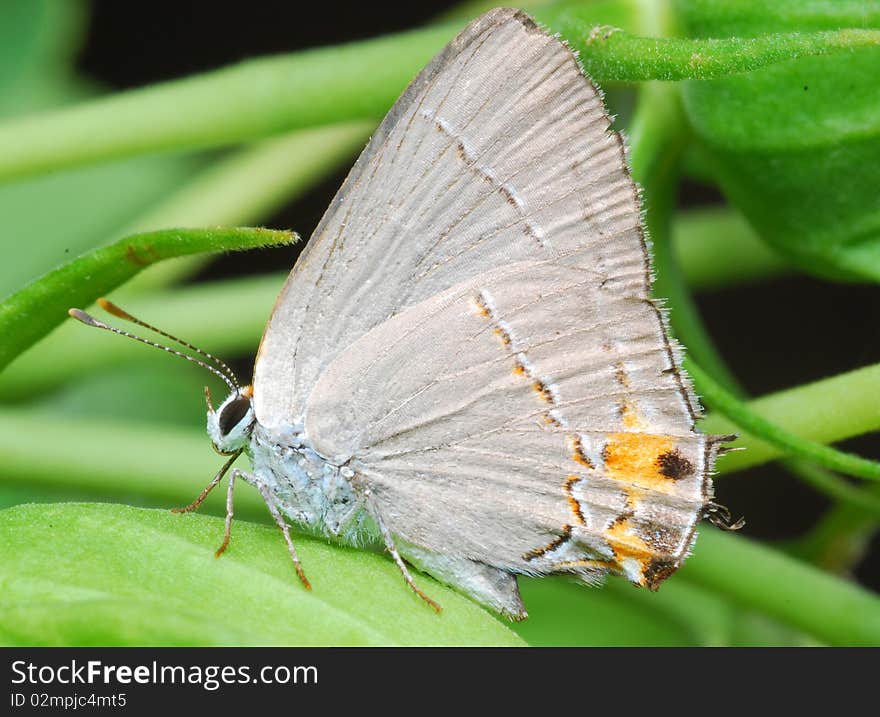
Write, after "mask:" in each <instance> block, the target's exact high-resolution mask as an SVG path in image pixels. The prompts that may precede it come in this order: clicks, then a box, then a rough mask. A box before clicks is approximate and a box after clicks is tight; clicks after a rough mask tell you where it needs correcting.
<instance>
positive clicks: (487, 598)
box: [400, 544, 529, 621]
mask: <svg viewBox="0 0 880 717" xmlns="http://www.w3.org/2000/svg"><path fill="white" fill-rule="evenodd" d="M400 549H401V550H402V551H403V554H404V555H405V556H406V559H407V562H409V563H411V564H412V565H415V566H416V567H417V568H418V569H419V570H421V571H423V572H426V573H428V574H429V575H431V576H433V577H434V578H436V579H437V580H439V581H440V582H441V583H446V584H447V585H450V586H452V587H454V588H455V589H456V590H458V591H459V592H462V593H464V594H465V595H469V596H470V597H471V598H473V599H474V600H476V601H477V602H478V603H480V604H481V605H484V606H485V607H488V608H489V609H490V610H493V611H495V612H497V613H500V614H501V615H503V616H504V617H506V618H507V619H509V620H515V621H520V620H525V619H526V618H527V617H528V616H529V615H528V613H527V612H526V608H525V606H524V605H523V602H522V598H521V597H520V594H519V586H518V585H517V582H516V576H515V575H514V574H513V573H509V572H507V571H506V570H499V569H498V568H493V567H492V566H491V565H486V564H485V563H480V562H477V561H475V560H468V559H467V558H457V557H453V556H450V555H441V554H439V553H433V552H431V551H428V550H424V549H422V548H419V547H418V546H416V545H409V544H401V546H400Z"/></svg>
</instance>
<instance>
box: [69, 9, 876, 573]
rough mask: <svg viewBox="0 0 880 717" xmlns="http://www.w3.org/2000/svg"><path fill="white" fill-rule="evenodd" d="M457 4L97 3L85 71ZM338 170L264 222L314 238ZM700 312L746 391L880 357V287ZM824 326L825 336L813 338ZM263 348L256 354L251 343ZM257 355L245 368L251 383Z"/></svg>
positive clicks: (797, 530)
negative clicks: (879, 330)
mask: <svg viewBox="0 0 880 717" xmlns="http://www.w3.org/2000/svg"><path fill="white" fill-rule="evenodd" d="M454 4H455V3H452V2H438V1H437V0H432V1H429V2H418V3H364V2H363V1H361V2H340V1H339V0H334V2H332V3H317V4H312V3H309V4H308V5H306V4H304V3H294V2H259V3H247V4H245V3H235V4H234V5H233V4H228V5H226V4H224V3H217V2H149V3H132V2H125V3H122V2H118V0H116V1H114V0H93V2H92V16H91V21H90V26H89V33H88V40H87V42H86V45H85V47H84V49H83V51H82V52H81V54H80V57H79V60H78V65H79V68H80V70H81V71H83V72H84V73H85V74H87V75H89V76H91V77H93V78H95V79H97V80H99V81H100V82H102V83H103V84H105V85H106V86H108V87H110V88H113V89H128V88H133V87H139V86H142V85H146V84H150V83H153V82H157V81H162V80H169V79H174V78H177V77H182V76H185V75H188V74H192V73H197V72H201V71H205V70H210V69H213V68H216V67H219V66H222V65H225V64H229V63H232V62H236V61H239V60H242V59H245V58H248V57H253V56H256V55H265V54H271V53H278V52H290V51H293V50H299V49H303V48H307V47H315V46H319V45H326V44H334V43H340V42H345V41H350V40H357V39H364V38H368V37H373V36H377V35H381V34H385V33H389V32H395V31H400V30H405V29H407V28H412V27H415V26H417V25H419V24H422V23H425V22H427V21H429V20H431V19H432V18H433V17H436V15H437V14H439V13H441V12H443V11H444V10H446V9H448V8H450V7H452V6H453V5H454ZM346 171H347V170H342V171H340V172H339V173H338V174H337V175H336V176H334V177H332V178H331V179H329V180H328V181H326V182H323V183H322V184H321V185H320V186H318V187H316V188H314V189H313V190H312V191H311V192H310V193H309V194H308V195H307V196H306V197H305V198H303V199H301V200H299V201H296V202H293V203H291V204H290V205H289V206H287V207H285V208H284V209H283V210H282V211H281V212H279V213H277V214H276V215H275V216H273V217H268V218H267V219H266V221H265V225H266V226H269V227H277V228H291V229H295V230H296V231H298V232H299V233H300V234H301V235H303V236H308V235H309V234H310V233H311V231H312V230H313V229H314V227H315V225H316V224H317V223H318V220H319V219H320V217H321V215H322V214H323V212H324V209H325V208H326V206H327V205H328V203H329V201H330V199H331V198H332V196H333V194H334V193H335V191H336V189H337V188H338V186H339V184H340V183H341V182H342V180H343V179H344V177H345V174H346ZM680 201H681V203H682V205H684V206H693V205H696V204H702V203H707V202H713V201H722V200H721V198H720V196H719V195H717V194H716V193H715V192H714V190H712V189H711V188H707V187H703V186H700V185H697V184H691V183H685V184H684V186H683V187H682V192H681V199H680ZM293 258H294V257H293V255H292V254H291V252H290V250H289V249H287V250H280V251H279V252H277V253H273V252H252V253H250V254H236V255H235V256H234V258H224V259H219V260H218V261H217V262H215V263H214V265H212V267H211V268H210V269H209V270H208V271H206V272H204V273H203V274H202V275H201V276H200V277H199V278H201V279H216V278H220V277H222V276H229V275H231V274H242V273H249V272H257V271H268V270H275V271H277V270H278V269H279V268H280V267H287V266H290V265H291V263H292V261H293ZM697 300H698V305H699V308H700V311H701V313H702V315H703V317H704V320H705V322H706V324H707V326H708V327H709V330H710V332H711V334H712V337H713V338H714V339H715V341H716V343H717V346H718V347H719V349H720V351H721V353H722V355H723V356H724V357H725V358H726V360H727V361H728V363H729V365H730V366H731V368H732V369H733V371H734V373H735V374H736V375H737V376H738V378H739V379H740V380H741V381H742V383H743V384H744V385H745V387H746V388H747V389H748V390H749V392H750V393H752V394H754V395H761V394H763V393H767V392H770V391H773V390H779V389H782V388H786V387H788V386H793V385H796V384H800V383H804V382H807V381H811V380H816V379H820V378H823V377H826V376H830V375H833V374H836V373H840V372H842V371H847V370H850V369H853V368H857V367H859V366H864V365H867V364H870V363H875V362H878V361H880V339H878V321H877V317H878V316H880V291H878V290H877V288H876V287H874V286H859V285H849V284H832V283H829V282H825V281H820V280H817V279H812V278H807V277H792V278H784V279H776V280H772V281H769V282H766V283H763V284H760V285H756V286H747V287H737V288H731V289H724V290H717V291H712V292H706V293H703V294H700V295H699V296H698V297H697ZM817 327H819V328H820V331H817V330H816V329H817ZM255 348H256V347H255ZM251 365H252V361H251V359H247V360H245V361H242V362H241V364H240V367H239V368H241V373H242V374H243V375H247V373H248V372H249V370H250V368H249V367H250V366H251ZM842 447H843V448H845V449H848V450H852V451H855V452H858V453H860V454H862V455H865V456H867V457H876V456H878V454H880V441H878V439H877V438H876V437H872V436H867V437H863V438H859V439H854V440H851V441H848V442H846V443H845V444H844V445H843V446H842ZM716 491H717V496H718V500H719V502H721V503H723V504H725V505H728V506H729V507H730V508H731V510H732V511H733V513H734V514H735V515H736V516H737V517H738V516H739V515H740V514H742V513H745V514H746V518H747V520H748V523H747V526H746V528H745V529H744V531H743V532H744V533H745V534H747V535H751V536H754V537H760V538H765V539H771V540H782V541H784V540H787V539H793V538H796V537H798V536H800V535H802V534H803V533H805V532H806V531H808V530H809V529H810V527H811V526H813V525H814V524H815V522H816V521H817V520H818V519H819V518H820V516H821V515H822V514H823V512H824V511H825V510H826V508H827V507H828V501H827V500H826V499H825V498H824V497H823V496H821V495H820V494H818V493H816V492H815V491H814V490H813V489H811V488H809V487H808V486H806V485H805V484H803V483H802V482H801V481H799V480H798V479H796V478H793V477H791V476H790V475H788V474H787V473H786V471H785V470H784V469H783V468H781V467H780V466H779V465H778V464H769V465H766V466H762V467H759V468H754V469H751V470H749V471H744V472H739V473H736V474H734V475H731V476H729V477H723V478H722V479H721V480H719V481H718V482H717V485H716ZM856 575H857V577H858V578H859V579H860V581H861V582H863V583H865V584H866V585H869V586H871V587H873V588H874V589H880V541H878V540H877V538H876V537H875V539H874V543H873V545H872V546H871V549H870V550H869V551H868V552H867V554H866V557H865V559H864V560H863V561H862V562H861V564H860V565H859V566H858V568H857V571H856Z"/></svg>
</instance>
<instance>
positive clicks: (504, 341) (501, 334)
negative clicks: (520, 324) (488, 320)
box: [495, 329, 510, 346]
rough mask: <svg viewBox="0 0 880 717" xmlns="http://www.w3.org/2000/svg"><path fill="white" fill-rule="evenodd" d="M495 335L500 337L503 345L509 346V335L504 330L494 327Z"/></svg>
mask: <svg viewBox="0 0 880 717" xmlns="http://www.w3.org/2000/svg"><path fill="white" fill-rule="evenodd" d="M495 335H496V336H497V337H498V338H500V339H501V343H502V344H504V345H505V346H510V336H508V335H507V332H506V331H502V330H501V329H495Z"/></svg>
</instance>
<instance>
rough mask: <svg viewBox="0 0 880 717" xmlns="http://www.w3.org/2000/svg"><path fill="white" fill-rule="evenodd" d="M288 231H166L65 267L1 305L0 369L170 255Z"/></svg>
mask: <svg viewBox="0 0 880 717" xmlns="http://www.w3.org/2000/svg"><path fill="white" fill-rule="evenodd" d="M296 239H297V236H296V235H295V234H293V233H292V232H286V231H273V230H269V229H166V230H163V231H156V232H147V233H144V234H137V235H135V236H131V237H127V238H125V239H121V240H120V241H117V242H115V243H113V244H110V245H109V246H106V247H103V248H101V249H96V250H95V251H93V252H90V253H88V254H85V255H83V256H81V257H79V258H77V259H74V260H73V261H71V262H69V263H67V264H65V265H64V266H62V267H59V268H58V269H55V270H54V271H51V272H49V273H48V274H46V275H45V276H42V277H40V278H39V279H36V280H35V281H33V282H32V283H30V284H28V285H27V286H26V287H25V288H24V289H22V290H21V291H18V292H16V293H15V294H13V295H12V296H10V297H9V298H7V299H6V300H5V301H4V302H3V303H2V304H0V336H3V337H4V341H3V343H2V344H0V369H2V368H4V367H5V366H6V365H7V364H8V363H9V362H10V361H11V360H12V359H14V358H15V357H16V356H18V354H20V353H21V352H22V351H24V350H25V349H26V348H28V347H29V346H31V344H33V343H34V342H35V341H37V340H38V339H40V338H42V337H43V336H45V335H46V334H47V333H49V331H51V330H52V329H53V328H55V327H56V326H58V325H59V324H60V323H61V322H62V321H64V320H65V319H66V318H67V309H68V308H70V307H72V306H73V307H76V306H90V305H91V304H92V302H93V301H94V300H95V299H97V298H98V297H100V296H101V295H102V294H105V293H107V292H109V291H112V290H113V289H115V288H116V287H118V286H119V285H121V284H122V283H123V282H125V281H126V280H127V279H130V278H131V277H132V276H134V275H135V274H137V273H138V272H139V271H141V269H143V268H144V267H146V266H150V265H151V264H155V263H156V262H158V261H161V260H163V259H167V258H169V257H177V256H186V255H189V254H198V253H200V252H210V251H224V250H226V251H229V250H233V249H252V248H255V247H260V246H271V245H278V244H288V243H291V242H292V241H295V240H296Z"/></svg>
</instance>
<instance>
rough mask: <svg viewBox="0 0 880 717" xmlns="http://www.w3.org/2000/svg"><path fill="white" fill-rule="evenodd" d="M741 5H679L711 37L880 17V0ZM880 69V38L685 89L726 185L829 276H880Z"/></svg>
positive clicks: (780, 243) (767, 234)
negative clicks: (879, 72) (879, 1)
mask: <svg viewBox="0 0 880 717" xmlns="http://www.w3.org/2000/svg"><path fill="white" fill-rule="evenodd" d="M736 5H742V7H740V8H738V10H737V11H730V12H724V11H719V10H718V7H719V3H715V2H707V1H698V2H680V3H678V8H679V10H680V18H681V20H682V22H683V24H684V27H685V29H686V30H687V31H688V32H689V34H691V35H694V36H699V37H706V36H712V37H718V36H719V35H721V34H731V35H738V36H743V35H752V34H755V33H761V35H760V36H759V37H757V38H756V39H755V41H759V40H760V39H761V37H762V36H763V34H764V33H767V32H768V31H769V30H770V29H773V30H777V29H781V28H783V27H784V28H785V29H786V30H788V31H806V30H810V31H814V30H817V29H819V28H821V29H825V30H829V31H830V30H832V29H834V30H836V28H839V27H840V26H841V25H847V26H849V27H851V28H872V27H877V26H878V25H880V5H878V4H877V3H850V2H845V3H819V2H812V3H803V2H801V1H800V0H797V1H794V0H783V1H781V2H775V3H755V2H748V3H736ZM863 32H869V30H867V29H865V30H863ZM808 36H809V35H805V37H808ZM878 67H880V48H878V47H865V48H860V49H853V50H851V51H850V52H844V53H837V54H831V55H827V56H823V57H802V58H800V59H790V60H788V61H786V62H781V63H778V64H775V65H772V66H768V67H765V68H763V69H760V70H756V71H754V72H750V73H748V74H743V75H737V76H732V77H726V78H722V79H717V80H712V81H708V82H688V83H687V84H686V85H685V87H684V105H685V110H686V113H687V115H688V118H689V119H690V122H691V123H692V125H693V127H694V130H695V132H696V134H697V136H698V137H699V139H700V141H701V142H702V143H703V145H704V147H705V149H706V151H707V153H708V155H709V157H710V161H711V162H712V165H713V174H714V175H715V176H716V177H717V178H718V180H719V182H720V184H721V186H722V188H723V190H724V193H725V194H726V195H727V197H728V198H729V199H730V201H731V202H732V203H734V204H735V205H736V206H737V207H739V208H740V209H741V210H742V211H743V212H744V213H745V215H746V216H747V217H748V218H749V220H750V222H751V223H752V224H753V225H754V226H755V228H756V229H757V230H758V232H759V233H760V235H761V236H762V237H763V238H764V239H765V240H766V241H767V242H769V243H771V244H772V245H773V246H774V247H775V248H777V249H778V250H779V251H780V252H782V253H783V254H785V255H786V256H788V257H789V258H790V259H791V260H792V261H793V262H796V263H797V264H798V265H799V266H801V267H802V268H804V269H806V270H807V271H810V272H811V273H814V274H817V275H820V276H825V277H831V278H837V279H869V280H874V281H876V280H878V279H880V203H878V202H877V197H876V187H877V186H880V89H878V88H880V85H878V82H877V68H878Z"/></svg>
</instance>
